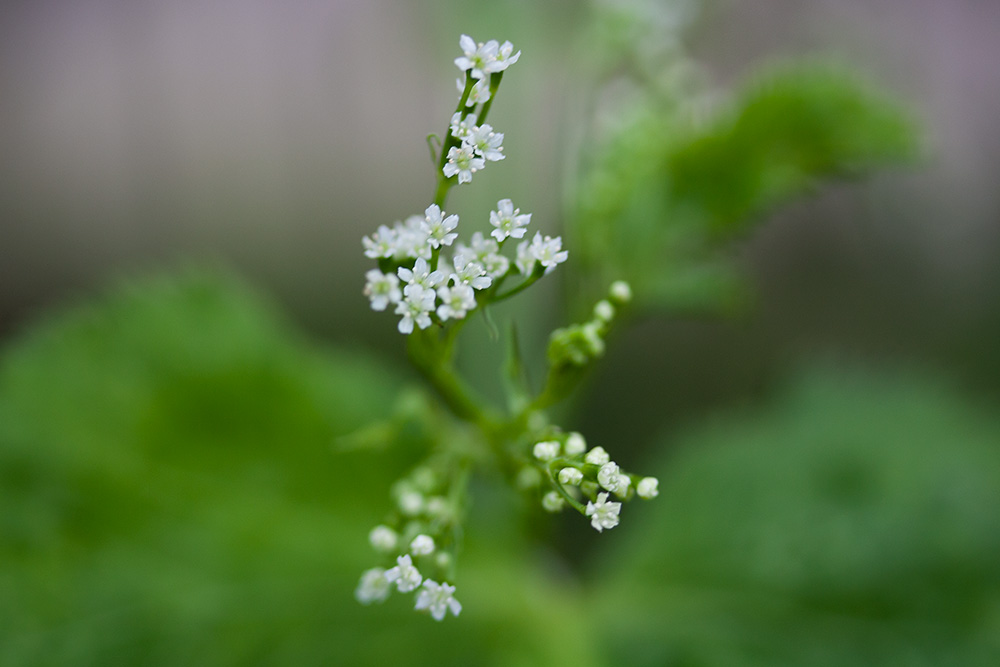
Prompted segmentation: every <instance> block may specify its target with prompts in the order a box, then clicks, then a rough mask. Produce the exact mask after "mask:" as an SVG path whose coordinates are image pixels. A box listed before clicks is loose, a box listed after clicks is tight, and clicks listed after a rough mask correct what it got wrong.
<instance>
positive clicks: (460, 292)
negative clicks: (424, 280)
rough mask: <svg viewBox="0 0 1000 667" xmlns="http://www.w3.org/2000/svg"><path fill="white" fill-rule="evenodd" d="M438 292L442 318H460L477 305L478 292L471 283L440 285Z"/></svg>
mask: <svg viewBox="0 0 1000 667" xmlns="http://www.w3.org/2000/svg"><path fill="white" fill-rule="evenodd" d="M437 293H438V297H440V299H441V305H440V306H438V309H437V314H438V317H440V318H441V319H442V320H460V319H462V318H463V317H465V314H466V313H467V312H468V311H470V310H472V309H473V308H475V307H476V294H475V292H474V291H473V290H472V287H471V286H470V285H463V284H458V285H455V286H454V287H439V288H438V291H437Z"/></svg>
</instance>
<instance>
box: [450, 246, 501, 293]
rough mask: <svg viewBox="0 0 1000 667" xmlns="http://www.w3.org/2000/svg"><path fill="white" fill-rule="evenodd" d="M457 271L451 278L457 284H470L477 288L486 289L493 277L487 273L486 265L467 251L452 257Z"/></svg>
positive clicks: (491, 282)
mask: <svg viewBox="0 0 1000 667" xmlns="http://www.w3.org/2000/svg"><path fill="white" fill-rule="evenodd" d="M452 262H453V264H454V266H455V272H454V273H453V274H451V279H452V280H454V281H455V284H456V285H470V286H472V287H473V288H475V289H486V288H487V287H489V286H490V285H492V284H493V279H492V278H490V277H489V276H488V275H486V267H484V266H483V265H482V264H480V263H479V262H477V261H476V260H475V259H473V258H472V257H470V256H469V255H468V254H466V253H459V254H457V255H455V257H454V258H453V259H452Z"/></svg>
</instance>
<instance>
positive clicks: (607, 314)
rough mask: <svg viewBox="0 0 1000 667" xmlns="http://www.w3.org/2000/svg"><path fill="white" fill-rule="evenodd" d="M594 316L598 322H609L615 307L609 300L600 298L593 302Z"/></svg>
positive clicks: (613, 314) (613, 316)
mask: <svg viewBox="0 0 1000 667" xmlns="http://www.w3.org/2000/svg"><path fill="white" fill-rule="evenodd" d="M594 317H596V318H597V319H598V321H600V322H605V323H607V322H610V321H611V320H613V319H614V318H615V307H614V306H612V305H611V302H610V301H607V300H606V299H601V300H600V301H598V302H597V303H596V304H594Z"/></svg>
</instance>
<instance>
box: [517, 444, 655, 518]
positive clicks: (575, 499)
mask: <svg viewBox="0 0 1000 667" xmlns="http://www.w3.org/2000/svg"><path fill="white" fill-rule="evenodd" d="M532 456H533V458H534V459H535V465H536V466H538V467H540V468H541V470H542V474H543V476H545V477H547V478H548V480H549V483H550V486H551V490H550V491H548V492H546V493H545V494H544V495H543V496H542V507H543V508H544V509H545V510H546V511H548V512H560V511H562V510H563V509H564V508H565V506H566V504H567V503H572V504H573V506H574V507H576V508H577V509H580V510H581V511H582V513H583V514H584V515H586V516H587V517H590V525H592V526H593V527H594V529H595V530H597V531H598V532H602V531H604V530H610V529H611V528H614V527H615V526H617V525H618V521H619V514H620V512H621V506H622V504H621V502H614V501H609V500H608V498H609V497H611V495H612V494H613V495H614V496H615V497H617V498H618V499H619V500H622V501H628V500H631V499H632V498H633V497H635V496H639V497H640V498H644V499H646V500H651V499H652V498H655V497H656V496H657V494H658V493H659V491H658V488H657V487H658V485H659V482H658V481H657V479H656V478H655V477H640V476H638V475H633V474H630V473H627V472H625V471H623V470H622V469H621V468H620V467H619V466H618V464H617V463H615V462H614V461H612V460H611V457H610V456H609V455H608V453H607V452H606V451H605V450H604V448H602V447H594V448H592V449H590V450H589V451H588V449H587V443H586V441H585V440H584V438H583V436H582V435H580V434H579V433H569V434H568V435H562V434H555V435H554V436H553V438H552V439H551V440H543V441H540V442H537V443H535V444H534V446H533V447H532ZM583 500H586V501H587V505H586V507H584V506H583V504H582V501H583Z"/></svg>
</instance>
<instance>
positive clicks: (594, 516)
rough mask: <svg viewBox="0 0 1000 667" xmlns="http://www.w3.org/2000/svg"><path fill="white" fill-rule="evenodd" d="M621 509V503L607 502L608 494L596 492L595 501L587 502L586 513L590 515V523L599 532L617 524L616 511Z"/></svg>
mask: <svg viewBox="0 0 1000 667" xmlns="http://www.w3.org/2000/svg"><path fill="white" fill-rule="evenodd" d="M621 509H622V504H621V503H609V502H608V494H606V493H599V494H597V502H593V501H592V502H589V503H587V510H586V514H587V516H589V517H590V525H591V526H593V527H594V529H595V530H596V531H597V532H601V531H603V530H605V529H608V530H610V529H612V528H614V527H615V526H617V525H618V513H619V512H620V511H621Z"/></svg>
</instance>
